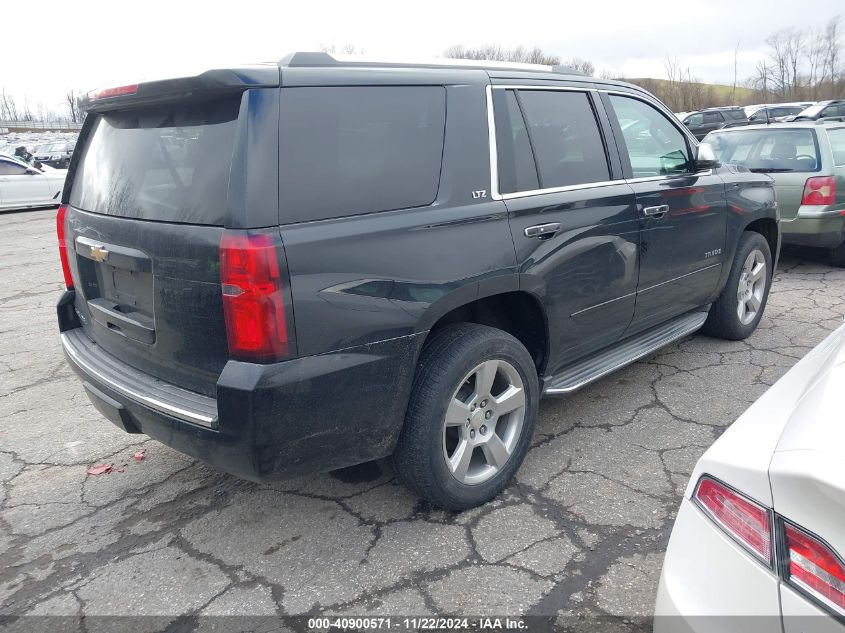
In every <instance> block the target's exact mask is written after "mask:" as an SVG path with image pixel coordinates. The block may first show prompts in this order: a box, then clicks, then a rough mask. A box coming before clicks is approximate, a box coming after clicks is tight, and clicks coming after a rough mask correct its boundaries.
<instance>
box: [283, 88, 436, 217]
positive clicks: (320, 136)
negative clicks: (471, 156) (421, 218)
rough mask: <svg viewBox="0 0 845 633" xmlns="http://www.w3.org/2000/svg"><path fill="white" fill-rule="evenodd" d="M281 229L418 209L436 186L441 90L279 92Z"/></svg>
mask: <svg viewBox="0 0 845 633" xmlns="http://www.w3.org/2000/svg"><path fill="white" fill-rule="evenodd" d="M281 109H282V112H281V120H280V124H279V139H280V140H279V170H280V173H279V199H280V206H281V218H282V222H305V221H310V220H319V219H325V218H334V217H342V216H347V215H355V214H359V213H372V212H376V211H388V210H392V209H407V208H411V207H421V206H425V205H428V204H431V203H432V202H434V199H435V198H436V197H437V190H438V188H439V184H440V166H441V161H442V155H443V136H444V128H445V124H446V90H445V88H443V87H442V86H397V87H392V86H386V87H317V88H284V89H283V90H282V100H281Z"/></svg>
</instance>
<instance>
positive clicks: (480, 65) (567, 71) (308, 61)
mask: <svg viewBox="0 0 845 633" xmlns="http://www.w3.org/2000/svg"><path fill="white" fill-rule="evenodd" d="M278 64H279V66H283V67H286V68H319V67H344V66H346V67H356V66H358V67H367V68H464V69H482V70H485V69H487V70H521V71H529V72H545V73H549V72H553V73H558V74H564V75H581V76H584V73H582V72H580V71H577V70H575V69H573V68H569V67H568V66H544V65H542V64H526V63H521V62H501V61H493V60H476V59H452V58H435V59H427V60H421V61H383V60H376V59H368V58H366V57H363V56H359V55H338V56H334V55H331V54H329V53H326V52H308V51H301V52H296V53H290V54H288V55H285V56H284V57H283V58H282V59H280V60H279V62H278Z"/></svg>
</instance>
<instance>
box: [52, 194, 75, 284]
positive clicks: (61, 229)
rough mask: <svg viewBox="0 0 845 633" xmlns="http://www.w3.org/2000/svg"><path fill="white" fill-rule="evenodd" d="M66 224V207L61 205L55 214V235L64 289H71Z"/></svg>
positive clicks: (71, 281)
mask: <svg viewBox="0 0 845 633" xmlns="http://www.w3.org/2000/svg"><path fill="white" fill-rule="evenodd" d="M66 222H67V207H66V206H65V205H62V206H60V207H59V210H58V212H57V213H56V235H57V236H58V238H59V258H60V259H61V261H62V273H63V274H64V276H65V287H66V288H67V289H68V290H70V289H71V288H73V277H71V275H70V261H69V260H68V255H67V242H66V241H65V233H66V230H65V229H66Z"/></svg>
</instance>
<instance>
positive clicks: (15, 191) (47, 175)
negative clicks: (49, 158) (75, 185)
mask: <svg viewBox="0 0 845 633" xmlns="http://www.w3.org/2000/svg"><path fill="white" fill-rule="evenodd" d="M66 175H67V170H65V169H52V168H50V167H44V168H43V171H41V170H38V169H36V168H35V167H32V166H31V165H27V164H26V163H24V162H21V161H19V160H18V159H16V158H13V157H12V156H4V155H0V209H3V210H5V209H26V208H31V207H46V206H51V205H57V204H59V197H60V196H61V193H62V187H64V185H65V176H66Z"/></svg>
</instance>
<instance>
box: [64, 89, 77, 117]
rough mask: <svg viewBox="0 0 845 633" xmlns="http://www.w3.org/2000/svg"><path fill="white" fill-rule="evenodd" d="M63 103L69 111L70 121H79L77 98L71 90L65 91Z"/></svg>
mask: <svg viewBox="0 0 845 633" xmlns="http://www.w3.org/2000/svg"><path fill="white" fill-rule="evenodd" d="M65 105H66V106H67V109H68V111H69V113H70V120H71V122H72V123H79V98H78V97H77V96H76V93H75V92H74V91H73V90H68V91H67V92H66V93H65Z"/></svg>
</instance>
